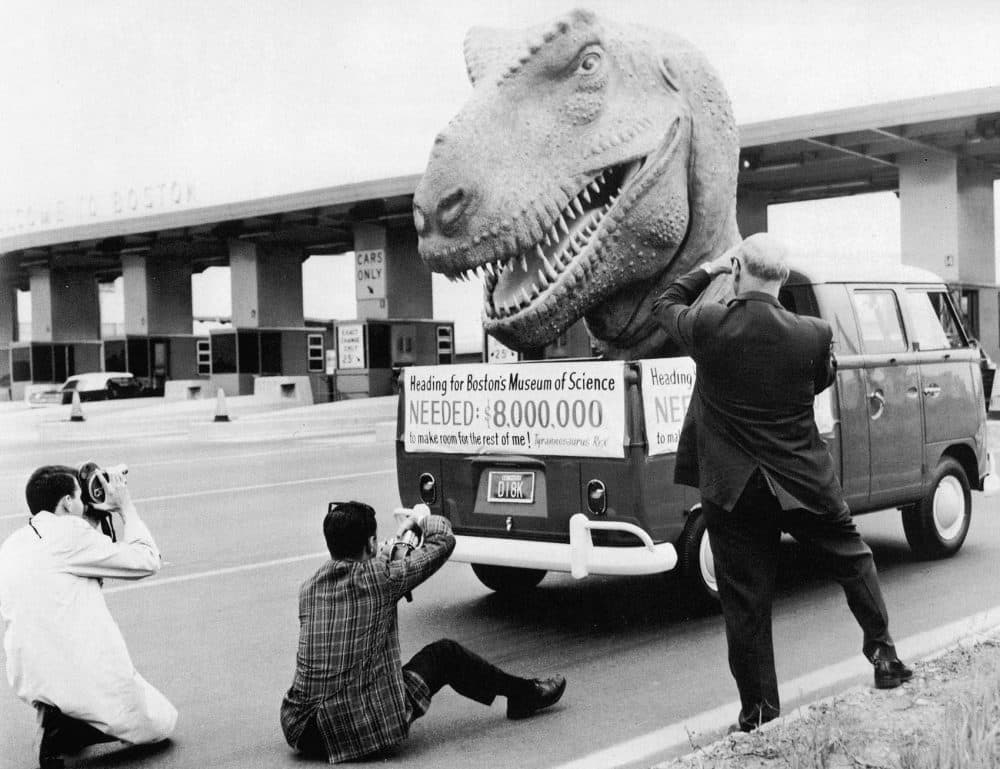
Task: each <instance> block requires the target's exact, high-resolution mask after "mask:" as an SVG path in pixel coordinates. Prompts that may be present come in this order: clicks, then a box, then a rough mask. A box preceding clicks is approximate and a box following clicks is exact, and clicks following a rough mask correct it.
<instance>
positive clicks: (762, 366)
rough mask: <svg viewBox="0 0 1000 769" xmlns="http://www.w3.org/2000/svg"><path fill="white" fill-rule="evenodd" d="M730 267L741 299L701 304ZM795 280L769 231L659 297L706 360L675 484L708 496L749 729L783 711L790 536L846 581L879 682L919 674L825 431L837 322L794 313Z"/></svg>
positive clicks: (660, 307) (674, 331)
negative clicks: (780, 621)
mask: <svg viewBox="0 0 1000 769" xmlns="http://www.w3.org/2000/svg"><path fill="white" fill-rule="evenodd" d="M723 273H731V274H732V276H733V277H732V280H733V290H734V292H735V294H736V296H735V298H733V299H731V300H730V301H729V302H728V303H727V304H725V305H723V304H719V303H714V302H703V303H700V304H697V305H695V306H692V304H693V303H694V301H695V299H697V297H698V296H699V295H700V294H701V292H702V291H704V289H705V288H706V287H707V286H708V285H709V283H710V282H711V281H712V279H713V278H714V277H715V276H716V275H719V274H723ZM787 278H788V267H787V265H786V263H785V247H784V246H783V245H782V244H781V243H780V242H779V241H777V240H775V239H774V238H773V237H771V236H769V235H767V234H763V233H761V234H757V235H752V236H750V237H749V238H747V239H746V240H744V241H743V242H742V243H741V244H740V245H739V246H737V247H735V248H734V249H731V250H730V251H729V252H727V253H726V254H723V255H722V256H721V257H719V258H717V259H715V260H714V261H711V262H708V263H706V264H704V265H702V266H701V267H698V268H697V269H695V270H693V271H692V272H689V273H688V274H687V275H684V276H682V277H680V278H678V279H677V280H676V281H674V282H673V283H672V284H671V285H670V286H669V287H668V288H667V290H666V291H664V292H663V294H662V295H661V296H660V297H659V299H657V300H656V303H655V304H654V312H655V314H656V317H657V320H658V321H659V323H660V325H661V326H662V327H663V328H664V329H665V331H666V333H667V334H668V335H669V336H670V338H671V339H672V340H673V341H674V342H675V343H677V345H678V346H679V347H680V348H681V349H682V350H683V351H684V352H685V353H686V354H688V355H690V356H691V357H692V358H694V361H695V364H696V366H697V377H696V382H695V388H694V393H693V396H692V399H691V405H690V408H689V410H688V413H687V417H686V419H685V422H684V427H683V429H682V431H681V437H680V443H679V446H678V449H677V463H676V471H675V476H674V481H675V482H676V483H681V484H684V485H687V486H694V487H697V488H698V489H699V490H700V492H701V499H702V512H703V514H704V516H705V522H706V526H707V528H708V536H709V542H710V543H711V546H712V552H713V555H714V557H715V567H716V575H717V576H718V578H719V597H720V599H721V602H722V611H723V615H724V616H725V621H726V639H727V641H728V645H729V667H730V670H731V671H732V673H733V677H734V678H735V679H736V684H737V686H738V688H739V691H740V702H741V710H740V714H739V722H738V725H739V727H740V728H741V729H742V730H743V731H750V730H751V729H754V728H756V727H758V726H760V725H761V724H762V723H764V722H765V721H770V720H771V719H773V718H776V717H777V716H778V714H779V712H780V703H779V699H778V683H777V675H776V673H775V669H774V647H773V644H772V641H771V604H772V600H773V594H774V583H775V574H776V570H777V558H778V548H779V541H780V538H781V532H782V531H786V532H788V533H790V534H791V535H792V536H794V537H795V538H796V539H797V540H798V541H799V542H800V543H802V544H803V545H804V546H805V547H806V548H808V549H809V550H810V552H811V553H812V555H813V556H814V558H815V560H816V561H817V562H818V563H820V564H821V565H823V566H825V567H826V568H827V570H828V571H829V572H830V573H831V574H832V575H833V577H834V578H835V579H836V580H837V581H838V582H839V583H840V584H841V585H842V586H843V588H844V593H845V594H846V596H847V603H848V606H849V607H850V609H851V612H852V613H853V614H854V617H855V619H857V621H858V624H859V625H860V626H861V629H862V631H863V632H864V643H863V647H862V648H863V652H864V654H865V656H866V657H867V658H868V659H869V660H870V661H871V662H872V663H873V665H874V666H875V686H876V687H878V688H883V689H887V688H892V687H895V686H899V685H900V684H901V683H903V682H904V681H906V680H908V679H909V678H910V677H911V676H912V674H913V673H912V671H911V670H910V669H909V668H907V667H906V666H905V665H904V664H903V663H902V662H900V661H899V659H898V657H897V656H896V651H895V647H894V646H893V642H892V638H891V637H890V635H889V620H888V614H887V612H886V608H885V602H884V601H883V599H882V592H881V589H880V587H879V581H878V576H877V574H876V572H875V563H874V561H873V559H872V553H871V550H870V549H869V548H868V546H867V545H866V544H865V543H864V541H863V540H862V539H861V535H860V534H858V531H857V529H856V528H855V526H854V522H853V521H852V519H851V515H850V511H849V510H848V507H847V503H846V502H845V501H844V496H843V493H842V491H841V487H840V482H839V481H838V479H837V476H836V474H835V471H834V466H833V460H832V458H831V456H830V453H829V451H828V450H827V447H826V444H825V443H823V441H822V439H821V438H820V436H819V431H818V429H817V428H816V422H815V418H814V415H813V400H814V397H815V395H816V394H817V393H820V392H822V391H823V390H824V389H826V388H827V387H829V386H830V385H831V384H833V382H834V380H835V378H836V360H835V358H834V357H833V353H832V352H831V341H832V338H833V334H832V331H831V329H830V326H829V324H827V323H826V322H825V321H823V320H820V319H819V318H812V317H806V316H801V315H796V314H795V313H792V312H788V311H787V310H785V309H783V308H782V306H781V304H780V303H779V302H778V292H779V290H780V288H781V285H782V284H783V283H784V282H785V280H786V279H787Z"/></svg>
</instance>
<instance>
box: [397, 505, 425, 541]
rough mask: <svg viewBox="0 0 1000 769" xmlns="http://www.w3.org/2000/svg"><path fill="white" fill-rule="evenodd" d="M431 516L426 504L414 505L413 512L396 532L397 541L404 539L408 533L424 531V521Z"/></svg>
mask: <svg viewBox="0 0 1000 769" xmlns="http://www.w3.org/2000/svg"><path fill="white" fill-rule="evenodd" d="M430 514H431V509H430V508H429V507H428V506H427V505H424V504H420V505H414V506H413V512H411V513H410V514H409V515H408V516H406V518H405V519H404V520H403V522H402V523H400V524H399V528H398V529H397V530H396V539H399V538H400V537H402V536H403V535H404V534H405V533H406V532H407V531H418V532H419V531H423V528H424V521H426V520H427V517H428V516H429V515H430Z"/></svg>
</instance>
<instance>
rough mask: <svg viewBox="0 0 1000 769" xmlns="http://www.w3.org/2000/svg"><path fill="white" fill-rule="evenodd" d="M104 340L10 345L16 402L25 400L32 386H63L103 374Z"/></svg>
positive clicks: (14, 343) (12, 382)
mask: <svg viewBox="0 0 1000 769" xmlns="http://www.w3.org/2000/svg"><path fill="white" fill-rule="evenodd" d="M101 363H102V345H101V342H100V340H94V339H88V340H82V341H79V342H13V343H11V346H10V390H11V398H12V399H13V400H21V399H22V398H24V392H25V389H27V387H28V385H31V384H62V383H63V382H65V381H66V378H67V377H71V376H73V375H74V374H82V373H85V372H87V371H100V370H101Z"/></svg>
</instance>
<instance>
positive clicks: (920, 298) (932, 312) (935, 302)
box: [906, 288, 968, 350]
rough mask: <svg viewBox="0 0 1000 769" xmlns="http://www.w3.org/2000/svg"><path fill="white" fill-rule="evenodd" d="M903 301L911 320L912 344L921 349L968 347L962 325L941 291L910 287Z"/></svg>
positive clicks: (946, 295)
mask: <svg viewBox="0 0 1000 769" xmlns="http://www.w3.org/2000/svg"><path fill="white" fill-rule="evenodd" d="M906 304H907V307H908V309H909V311H910V319H911V320H912V321H913V328H912V329H911V332H912V337H913V342H914V344H919V345H920V347H919V349H921V350H949V349H955V348H958V347H968V341H967V340H966V338H965V334H964V333H963V332H962V326H961V324H960V323H959V321H958V316H957V315H956V314H955V308H954V307H952V304H951V301H950V300H949V299H948V294H947V292H946V291H944V290H928V289H916V288H913V289H910V290H908V291H907V292H906Z"/></svg>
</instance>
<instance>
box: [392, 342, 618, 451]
mask: <svg viewBox="0 0 1000 769" xmlns="http://www.w3.org/2000/svg"><path fill="white" fill-rule="evenodd" d="M400 381H401V382H402V385H403V393H404V395H405V398H406V401H405V402H406V412H405V416H404V431H403V441H404V448H405V450H406V451H434V452H443V453H449V454H476V453H491V454H533V455H540V454H545V455H560V456H570V457H624V456H625V364H624V363H622V362H621V361H579V362H573V363H565V362H553V363H530V364H503V363H498V364H491V365H489V366H483V365H479V364H471V365H458V366H417V367H414V368H407V369H404V370H403V373H402V375H401V376H400Z"/></svg>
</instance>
